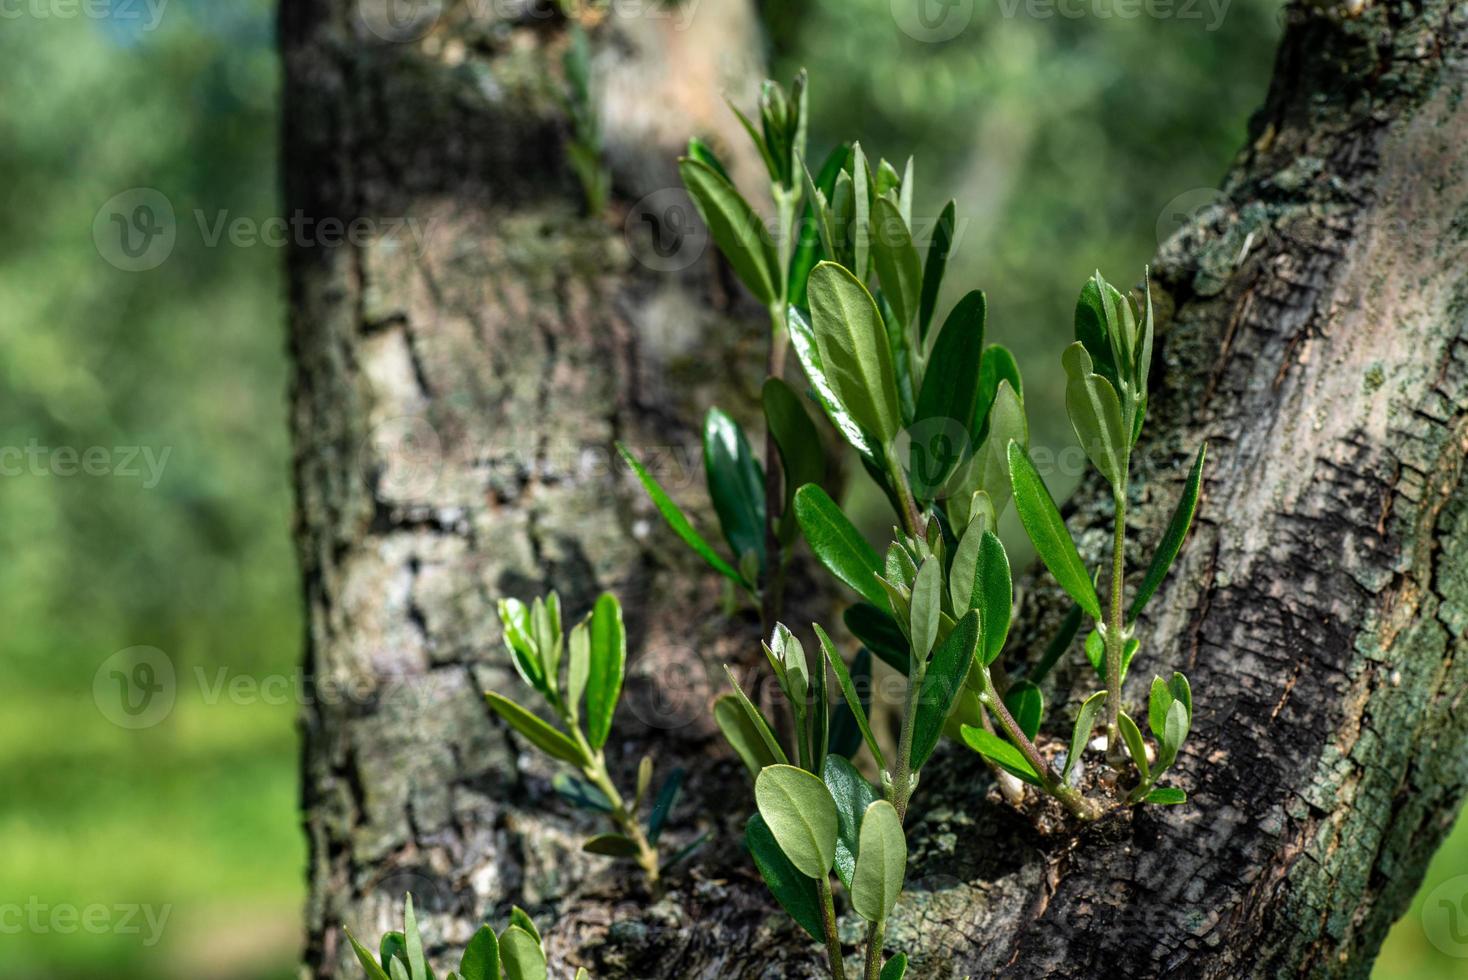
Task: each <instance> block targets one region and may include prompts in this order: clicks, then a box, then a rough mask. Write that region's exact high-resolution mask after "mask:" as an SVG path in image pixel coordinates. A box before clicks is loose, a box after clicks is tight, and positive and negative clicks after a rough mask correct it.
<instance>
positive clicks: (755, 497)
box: [703, 408, 765, 571]
mask: <svg viewBox="0 0 1468 980" xmlns="http://www.w3.org/2000/svg"><path fill="white" fill-rule="evenodd" d="M703 465H704V472H705V475H706V477H707V479H708V489H709V498H710V500H712V501H713V505H714V512H715V513H716V514H718V515H719V526H720V527H721V528H723V531H724V540H726V541H728V542H729V547H730V548H732V549H733V550H734V555H735V557H737V558H740V559H743V558H744V556H745V555H748V554H754V555H755V556H756V559H757V565H758V567H759V568H760V569H761V571H763V569H764V566H765V474H764V470H763V469H762V468H761V467H760V465H759V463H758V462H757V461H756V460H755V458H754V453H753V452H752V451H751V450H750V448H749V440H748V439H746V438H745V436H744V430H743V429H742V428H740V427H739V423H737V422H735V421H734V420H733V419H731V418H730V417H729V416H728V415H726V414H724V413H723V412H721V411H720V410H719V409H717V408H710V409H709V411H708V416H707V417H706V418H705V420H704V426H703Z"/></svg>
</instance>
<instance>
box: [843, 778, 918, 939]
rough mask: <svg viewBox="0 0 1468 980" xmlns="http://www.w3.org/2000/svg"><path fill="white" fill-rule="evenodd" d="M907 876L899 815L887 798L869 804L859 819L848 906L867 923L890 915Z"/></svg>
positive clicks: (904, 837)
mask: <svg viewBox="0 0 1468 980" xmlns="http://www.w3.org/2000/svg"><path fill="white" fill-rule="evenodd" d="M906 876H907V837H906V835H904V834H903V832H902V818H901V817H899V816H897V810H896V808H895V807H893V806H892V804H891V803H888V802H887V801H886V800H877V801H875V802H873V803H872V804H871V805H869V806H868V807H867V809H866V813H865V814H864V815H863V816H862V818H861V844H860V847H859V849H858V850H857V853H856V870H855V871H854V872H852V875H851V907H852V908H854V909H856V913H857V914H858V915H860V916H861V917H862V918H863V919H866V920H867V921H869V922H884V921H886V919H887V916H889V915H891V914H892V909H893V907H894V906H895V905H896V904H897V897H898V896H899V895H901V894H902V881H903V879H904V878H905V877H906Z"/></svg>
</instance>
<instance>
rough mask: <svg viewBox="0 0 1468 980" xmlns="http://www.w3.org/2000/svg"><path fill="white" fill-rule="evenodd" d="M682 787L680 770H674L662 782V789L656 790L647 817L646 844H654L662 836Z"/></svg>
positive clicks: (681, 772)
mask: <svg viewBox="0 0 1468 980" xmlns="http://www.w3.org/2000/svg"><path fill="white" fill-rule="evenodd" d="M682 786H683V770H682V769H674V770H673V771H672V772H670V773H668V778H667V779H665V780H663V787H662V789H660V790H658V798H657V799H656V800H654V801H653V804H652V812H651V813H649V814H648V815H647V842H648V843H649V844H656V843H657V842H658V839H659V838H660V837H662V836H663V827H664V826H665V825H666V824H667V822H668V814H669V813H671V812H672V810H673V804H674V802H676V801H677V799H678V790H679V789H681V788H682Z"/></svg>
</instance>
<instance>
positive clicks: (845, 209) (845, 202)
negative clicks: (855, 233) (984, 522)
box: [826, 154, 856, 266]
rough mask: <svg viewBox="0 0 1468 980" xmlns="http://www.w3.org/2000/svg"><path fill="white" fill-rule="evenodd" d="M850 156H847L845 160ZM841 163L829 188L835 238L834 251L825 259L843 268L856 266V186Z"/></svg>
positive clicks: (827, 254)
mask: <svg viewBox="0 0 1468 980" xmlns="http://www.w3.org/2000/svg"><path fill="white" fill-rule="evenodd" d="M849 159H850V156H849V154H848V158H847V160H848V161H849ZM846 162H847V161H842V167H841V172H840V173H838V174H837V175H836V183H835V184H833V185H832V186H831V195H830V196H831V231H832V233H833V234H834V236H835V242H834V244H835V250H834V251H828V252H827V253H826V258H828V259H830V260H832V261H833V262H840V263H841V264H842V265H845V266H852V265H855V264H856V257H855V256H856V252H855V249H853V248H852V243H851V239H852V225H853V221H854V218H855V214H856V185H855V183H854V182H853V181H852V179H851V173H850V172H849V171H848V170H847V169H846V166H845V164H846Z"/></svg>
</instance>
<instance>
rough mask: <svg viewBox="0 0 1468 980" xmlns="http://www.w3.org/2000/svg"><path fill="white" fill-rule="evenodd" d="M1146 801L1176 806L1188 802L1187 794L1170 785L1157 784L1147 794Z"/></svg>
mask: <svg viewBox="0 0 1468 980" xmlns="http://www.w3.org/2000/svg"><path fill="white" fill-rule="evenodd" d="M1146 801H1147V802H1148V803H1156V804H1158V805H1159V806H1177V805H1178V804H1179V803H1186V802H1188V794H1187V793H1184V792H1183V791H1182V790H1180V789H1177V788H1175V787H1172V786H1159V787H1157V788H1156V789H1154V790H1153V791H1152V792H1150V793H1148V794H1147V796H1146Z"/></svg>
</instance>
